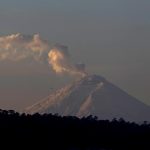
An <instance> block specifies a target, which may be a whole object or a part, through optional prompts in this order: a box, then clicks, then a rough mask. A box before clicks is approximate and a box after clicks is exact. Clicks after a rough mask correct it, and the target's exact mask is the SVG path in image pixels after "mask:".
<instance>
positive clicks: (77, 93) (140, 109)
mask: <svg viewBox="0 0 150 150" xmlns="http://www.w3.org/2000/svg"><path fill="white" fill-rule="evenodd" d="M133 110H134V111H133ZM26 112H27V113H36V112H38V113H58V114H60V115H65V116H66V115H72V116H78V117H83V116H88V115H94V116H98V117H99V118H100V119H113V118H124V119H126V120H130V121H144V120H148V121H150V116H149V114H150V107H149V106H147V105H146V104H144V103H142V102H141V101H139V100H137V99H136V98H134V97H132V96H130V95H129V94H127V93H126V92H124V91H123V90H121V89H120V88H118V87H117V86H115V85H113V84H112V83H110V82H108V81H107V80H106V79H105V78H104V77H101V76H99V75H87V76H85V77H83V78H81V79H80V80H78V81H75V82H74V83H71V84H69V85H67V86H65V87H63V88H61V89H58V90H57V91H55V92H53V93H51V94H50V95H49V96H48V97H47V98H45V99H43V100H42V101H40V102H38V103H36V104H34V105H33V106H30V107H28V108H27V109H26Z"/></svg>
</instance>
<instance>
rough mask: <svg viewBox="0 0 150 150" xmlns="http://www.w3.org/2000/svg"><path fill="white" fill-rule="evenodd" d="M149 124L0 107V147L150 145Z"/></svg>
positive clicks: (77, 149)
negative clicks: (30, 112) (21, 111)
mask: <svg viewBox="0 0 150 150" xmlns="http://www.w3.org/2000/svg"><path fill="white" fill-rule="evenodd" d="M149 139H150V124H148V123H146V122H144V124H142V125H138V124H135V123H129V122H125V121H124V120H123V119H120V120H118V121H117V120H116V119H113V120H112V121H109V120H97V118H96V117H92V116H88V117H87V118H81V119H79V118H77V117H73V116H72V117H71V116H68V117H61V116H57V115H51V114H43V115H40V114H34V115H26V114H19V113H16V112H14V111H3V110H0V142H1V147H2V146H5V148H4V149H7V148H6V147H8V146H11V149H13V148H16V147H17V148H19V149H31V148H33V149H43V150H44V149H52V150H55V149H59V150H130V149H132V150H137V149H142V150H146V149H150V145H149Z"/></svg>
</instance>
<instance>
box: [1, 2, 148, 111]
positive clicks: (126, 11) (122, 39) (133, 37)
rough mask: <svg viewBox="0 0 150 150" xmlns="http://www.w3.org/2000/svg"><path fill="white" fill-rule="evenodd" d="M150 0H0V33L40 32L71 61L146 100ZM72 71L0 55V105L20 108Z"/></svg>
mask: <svg viewBox="0 0 150 150" xmlns="http://www.w3.org/2000/svg"><path fill="white" fill-rule="evenodd" d="M149 18H150V1H149V0H11V1H10V0H0V36H6V35H10V34H16V33H21V34H25V35H33V34H36V33H38V34H40V36H41V37H42V38H43V39H46V40H47V41H48V42H49V43H50V44H55V43H61V44H64V45H67V46H68V48H69V52H70V55H71V58H72V60H73V61H74V62H84V63H85V64H86V68H87V71H88V72H89V73H91V74H99V75H101V76H104V77H105V78H106V79H107V80H109V81H111V82H112V83H114V84H116V85H117V86H119V87H120V88H122V89H123V90H125V91H126V92H128V93H129V94H130V95H132V96H134V97H136V98H138V99H139V100H141V101H143V102H144V103H146V104H149V105H150V92H149V89H150V67H149V64H150V41H149V40H150V19H149ZM70 80H72V77H69V76H62V75H56V74H55V73H54V72H53V71H52V69H51V68H50V66H49V65H48V63H45V62H44V63H41V62H36V61H33V60H23V61H19V62H12V61H9V60H5V61H0V107H1V108H3V109H15V110H22V109H24V108H25V107H27V106H29V105H31V104H33V103H35V102H37V101H38V100H41V99H42V98H44V97H46V96H47V95H49V93H50V92H51V91H52V90H53V89H56V88H59V87H62V86H63V85H65V84H67V83H68V82H70Z"/></svg>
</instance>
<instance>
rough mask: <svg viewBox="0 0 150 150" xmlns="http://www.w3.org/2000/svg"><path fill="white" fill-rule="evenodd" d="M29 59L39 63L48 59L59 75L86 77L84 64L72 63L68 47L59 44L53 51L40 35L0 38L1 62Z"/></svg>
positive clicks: (14, 35)
mask: <svg viewBox="0 0 150 150" xmlns="http://www.w3.org/2000/svg"><path fill="white" fill-rule="evenodd" d="M28 58H31V59H34V60H37V61H41V60H44V59H45V60H47V59H48V62H49V64H50V65H51V66H52V69H53V70H54V71H55V72H56V73H58V74H63V73H68V74H70V75H79V76H85V75H86V73H85V65H84V64H82V63H80V64H76V65H73V64H72V63H71V60H70V56H69V52H68V47H67V46H63V45H60V44H57V45H55V46H54V47H53V48H52V49H51V48H50V44H49V43H48V42H47V41H45V40H43V39H42V38H41V37H40V36H39V34H35V35H33V36H30V35H22V34H20V33H17V34H12V35H8V36H1V37H0V61H5V60H10V61H20V60H24V59H28Z"/></svg>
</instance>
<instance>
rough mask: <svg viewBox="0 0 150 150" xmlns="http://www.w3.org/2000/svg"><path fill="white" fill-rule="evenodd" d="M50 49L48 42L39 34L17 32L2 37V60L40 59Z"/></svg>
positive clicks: (0, 41)
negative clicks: (31, 34)
mask: <svg viewBox="0 0 150 150" xmlns="http://www.w3.org/2000/svg"><path fill="white" fill-rule="evenodd" d="M48 49H49V45H48V43H47V42H46V41H45V40H43V39H41V38H40V36H39V34H34V35H33V36H30V35H22V34H20V33H17V34H12V35H8V36H1V37H0V60H12V61H19V60H23V59H26V58H33V59H35V60H39V59H40V58H42V56H43V54H44V53H46V52H47V51H48Z"/></svg>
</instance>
